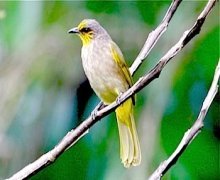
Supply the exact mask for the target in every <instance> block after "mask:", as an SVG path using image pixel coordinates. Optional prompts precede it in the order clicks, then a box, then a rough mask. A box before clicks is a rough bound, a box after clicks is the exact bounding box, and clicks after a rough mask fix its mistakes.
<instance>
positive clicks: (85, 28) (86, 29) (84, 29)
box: [81, 27, 91, 33]
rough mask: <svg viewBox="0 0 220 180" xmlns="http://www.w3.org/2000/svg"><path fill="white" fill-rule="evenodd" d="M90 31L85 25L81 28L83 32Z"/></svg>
mask: <svg viewBox="0 0 220 180" xmlns="http://www.w3.org/2000/svg"><path fill="white" fill-rule="evenodd" d="M90 31H91V29H90V28H87V27H84V28H82V29H81V32H85V33H88V32H90Z"/></svg>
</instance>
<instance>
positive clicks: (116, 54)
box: [111, 42, 135, 104]
mask: <svg viewBox="0 0 220 180" xmlns="http://www.w3.org/2000/svg"><path fill="white" fill-rule="evenodd" d="M111 53H112V57H113V59H114V61H115V62H116V64H117V65H118V66H119V68H120V69H121V70H122V74H123V75H124V77H125V80H126V81H127V83H128V85H129V87H131V86H132V85H133V81H132V77H131V73H130V71H129V69H128V67H127V64H126V62H125V60H124V57H123V55H122V52H121V50H120V49H119V47H118V46H117V45H116V44H115V43H114V42H112V43H111ZM132 101H133V104H134V103H135V98H134V97H132Z"/></svg>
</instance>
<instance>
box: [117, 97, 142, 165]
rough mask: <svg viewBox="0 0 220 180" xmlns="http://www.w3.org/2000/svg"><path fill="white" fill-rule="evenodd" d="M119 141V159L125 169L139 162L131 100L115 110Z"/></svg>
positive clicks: (139, 153) (138, 145) (139, 150)
mask: <svg viewBox="0 0 220 180" xmlns="http://www.w3.org/2000/svg"><path fill="white" fill-rule="evenodd" d="M115 112H116V117H117V122H118V131H119V139H120V157H121V161H122V163H123V164H124V166H125V167H126V168H129V167H130V166H131V165H132V166H137V165H139V164H140V162H141V149H140V144H139V140H138V135H137V131H136V127H135V122H134V117H133V104H132V99H128V100H127V101H125V102H124V103H123V104H122V105H121V106H119V107H118V108H117V109H116V111H115Z"/></svg>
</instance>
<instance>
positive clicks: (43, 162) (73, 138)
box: [9, 1, 216, 180]
mask: <svg viewBox="0 0 220 180" xmlns="http://www.w3.org/2000/svg"><path fill="white" fill-rule="evenodd" d="M215 2H216V1H209V2H208V4H207V6H206V7H205V8H204V10H203V12H202V13H201V14H200V16H199V18H198V19H197V21H196V23H195V24H194V25H193V27H192V28H191V29H189V30H188V31H186V32H185V33H184V34H183V36H182V37H181V39H180V40H179V42H178V43H177V44H176V45H174V46H173V47H172V48H171V49H170V50H169V51H168V52H167V53H166V54H165V55H164V56H163V57H162V58H161V59H160V61H159V63H158V64H157V65H156V66H155V67H154V68H153V69H152V70H151V71H150V72H149V73H148V74H147V75H145V76H143V77H142V78H140V79H139V80H138V81H137V82H136V83H135V84H134V85H133V86H132V87H131V88H130V89H129V90H128V91H126V92H125V93H123V94H122V95H121V96H120V97H119V98H118V100H117V101H115V102H113V103H112V104H110V105H108V106H106V107H104V108H102V109H101V110H99V111H97V113H96V114H95V115H94V116H93V117H92V116H90V117H88V118H87V119H86V120H85V121H83V122H82V123H81V124H80V125H79V126H78V127H77V128H76V129H74V130H71V131H70V132H68V134H67V135H66V136H65V137H64V138H63V139H62V140H61V142H60V143H59V144H58V145H57V146H56V147H54V148H53V149H52V150H51V151H49V152H48V153H46V154H44V155H42V156H41V157H40V158H39V159H37V160H36V161H34V162H33V163H31V164H29V165H27V166H26V167H24V168H23V169H21V170H20V171H18V172H17V173H16V174H14V175H13V176H12V177H10V178H9V179H10V180H17V179H25V178H28V177H31V176H32V175H34V174H36V173H37V172H38V171H40V170H41V169H43V168H44V167H46V166H48V165H50V164H52V163H53V162H54V161H55V160H56V159H57V158H58V157H59V156H60V155H61V154H62V153H63V152H64V151H65V150H66V149H68V148H69V147H70V146H71V145H72V144H75V143H76V142H77V141H78V140H79V139H80V138H81V137H83V135H85V134H86V133H87V132H88V130H89V128H90V127H91V126H93V124H95V123H96V122H97V121H98V120H100V119H101V118H103V117H104V116H106V115H108V114H110V112H112V111H113V110H115V109H116V108H117V107H118V106H119V105H120V104H121V103H123V102H124V101H125V100H127V99H128V98H130V97H131V96H132V95H134V94H135V93H137V92H139V91H140V90H141V89H143V88H144V87H145V86H147V85H148V84H149V83H150V82H151V81H153V80H154V79H156V78H158V77H159V75H160V73H161V71H162V69H163V68H164V67H165V65H166V64H167V63H168V62H169V61H170V60H171V59H172V58H173V57H174V56H175V55H176V54H177V53H178V52H179V51H180V50H181V49H182V48H183V47H184V46H185V45H186V44H187V43H188V42H189V41H190V40H191V39H192V38H193V37H194V36H196V34H198V33H199V32H200V28H201V26H202V25H203V22H204V20H205V18H206V16H207V15H208V12H210V11H211V9H212V7H213V6H214V4H215ZM210 4H211V6H210ZM176 8H177V7H176ZM204 12H207V13H204ZM200 19H203V21H201V20H200Z"/></svg>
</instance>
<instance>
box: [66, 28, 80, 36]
mask: <svg viewBox="0 0 220 180" xmlns="http://www.w3.org/2000/svg"><path fill="white" fill-rule="evenodd" d="M68 33H73V34H78V33H79V29H78V27H74V28H72V29H70V30H69V31H68Z"/></svg>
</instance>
